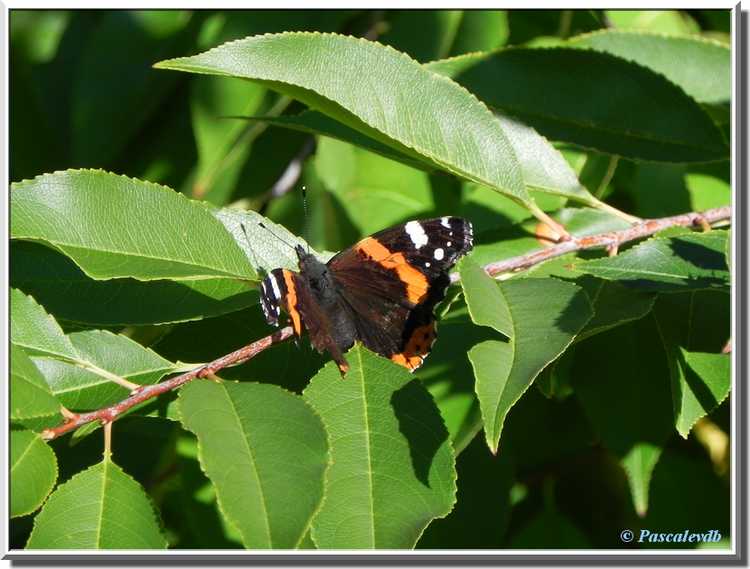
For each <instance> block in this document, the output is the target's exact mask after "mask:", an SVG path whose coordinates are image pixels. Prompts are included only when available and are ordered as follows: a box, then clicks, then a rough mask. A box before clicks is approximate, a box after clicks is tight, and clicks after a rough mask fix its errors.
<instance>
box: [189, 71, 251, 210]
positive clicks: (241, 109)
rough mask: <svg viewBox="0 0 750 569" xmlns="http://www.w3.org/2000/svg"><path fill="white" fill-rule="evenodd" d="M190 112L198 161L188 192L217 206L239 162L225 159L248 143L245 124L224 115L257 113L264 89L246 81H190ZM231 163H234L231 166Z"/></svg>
mask: <svg viewBox="0 0 750 569" xmlns="http://www.w3.org/2000/svg"><path fill="white" fill-rule="evenodd" d="M190 91H191V92H190V115H191V123H192V126H193V131H194V133H195V142H196V147H197V150H198V157H199V160H198V163H197V165H196V168H195V172H194V174H193V175H194V176H195V178H194V181H193V184H192V192H191V195H192V196H193V197H194V198H196V199H203V198H205V199H207V200H208V201H210V202H212V203H215V204H218V205H221V204H223V203H224V202H225V201H226V197H228V196H231V190H233V189H234V188H233V185H234V184H235V183H236V181H237V177H238V175H239V171H240V170H239V168H238V167H241V166H242V161H241V160H239V159H235V161H234V163H232V162H231V160H230V159H229V154H230V152H231V153H232V154H233V155H236V156H241V155H243V154H246V153H247V152H248V150H249V147H250V145H251V144H252V138H250V137H248V136H242V135H243V133H245V134H247V133H246V132H245V131H246V125H245V124H243V123H241V122H238V121H231V120H226V119H224V118H222V117H225V116H228V115H247V114H259V113H260V112H261V109H262V108H263V103H264V98H265V94H266V90H265V89H264V88H263V87H261V86H260V85H253V84H250V83H247V82H246V81H239V80H234V81H232V80H229V81H228V80H226V79H222V78H218V77H217V78H210V79H207V80H205V81H192V82H191V83H190ZM231 166H235V167H234V168H232V167H231Z"/></svg>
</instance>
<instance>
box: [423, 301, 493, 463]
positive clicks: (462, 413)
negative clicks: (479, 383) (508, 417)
mask: <svg viewBox="0 0 750 569" xmlns="http://www.w3.org/2000/svg"><path fill="white" fill-rule="evenodd" d="M437 334H438V337H437V340H436V341H435V345H434V346H433V350H432V352H431V353H430V357H429V358H427V360H426V361H425V364H424V365H423V366H422V367H420V368H419V369H418V370H417V371H416V376H417V378H418V379H419V380H420V381H421V382H422V383H423V384H424V386H425V387H426V388H427V389H428V391H429V392H430V395H432V398H433V399H434V400H435V404H436V405H437V407H438V409H439V410H440V415H441V417H442V418H443V421H444V422H445V427H446V428H447V429H448V433H449V434H450V439H451V443H452V444H453V449H454V450H455V452H456V454H459V453H461V451H462V450H463V449H464V448H465V447H466V445H468V444H469V443H470V442H471V441H472V439H474V438H475V435H476V434H477V432H478V431H479V430H480V429H481V428H482V417H481V414H480V412H479V402H478V401H477V397H476V393H474V374H473V372H472V369H471V363H470V362H469V358H468V356H467V353H468V352H469V350H470V349H471V348H472V347H473V346H474V345H476V344H477V343H479V342H481V341H483V340H488V339H491V338H494V337H495V335H496V334H495V331H494V330H492V329H491V328H487V327H485V326H476V325H475V324H474V323H473V322H472V321H471V318H470V317H469V312H468V310H467V308H466V306H465V305H463V302H462V301H460V300H457V301H456V302H455V303H454V304H453V305H452V306H451V309H450V311H449V312H448V313H447V314H445V315H443V316H442V317H441V318H440V322H438V326H437Z"/></svg>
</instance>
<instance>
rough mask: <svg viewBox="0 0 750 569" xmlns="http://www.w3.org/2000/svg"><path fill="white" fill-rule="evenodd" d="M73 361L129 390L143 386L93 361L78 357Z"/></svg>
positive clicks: (78, 365)
mask: <svg viewBox="0 0 750 569" xmlns="http://www.w3.org/2000/svg"><path fill="white" fill-rule="evenodd" d="M71 361H72V362H73V363H74V364H75V365H76V366H77V367H80V368H83V369H85V370H86V371H90V372H91V373H95V374H96V375H98V376H100V377H103V378H104V379H106V380H107V381H111V382H112V383H116V384H117V385H121V386H122V387H124V388H125V389H128V390H129V391H135V390H137V389H140V388H141V385H140V384H138V383H133V382H132V381H128V380H127V379H125V378H124V377H120V376H119V375H116V374H114V373H112V372H109V371H107V370H106V369H102V368H100V367H99V366H97V365H95V364H92V363H91V362H87V361H85V360H76V359H73V360H71Z"/></svg>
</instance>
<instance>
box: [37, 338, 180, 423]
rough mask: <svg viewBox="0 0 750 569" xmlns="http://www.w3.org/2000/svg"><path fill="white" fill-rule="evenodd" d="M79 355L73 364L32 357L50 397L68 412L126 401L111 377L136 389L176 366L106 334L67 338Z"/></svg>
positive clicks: (154, 380)
mask: <svg viewBox="0 0 750 569" xmlns="http://www.w3.org/2000/svg"><path fill="white" fill-rule="evenodd" d="M68 337H69V338H70V340H71V342H72V343H73V345H74V346H75V348H76V351H77V353H78V354H79V356H78V358H77V359H76V360H75V361H74V362H68V361H62V360H58V359H53V358H47V357H35V358H33V361H34V363H35V364H36V366H37V367H38V368H39V370H40V371H41V372H42V375H44V378H45V379H46V380H47V383H48V384H49V386H50V389H51V390H52V393H53V394H54V395H55V396H56V397H57V398H58V399H59V400H60V401H61V402H62V404H63V405H65V406H66V407H68V408H69V409H79V410H83V409H97V408H99V407H104V406H106V405H111V404H113V403H116V402H117V401H119V400H120V399H123V398H125V397H127V395H128V390H127V388H125V387H123V386H121V385H118V384H117V383H115V382H114V381H113V378H112V376H116V377H117V378H123V379H126V380H128V381H131V382H133V383H137V384H139V385H148V384H151V383H156V382H157V381H159V379H161V378H162V377H163V376H164V375H165V374H167V373H170V372H172V371H174V370H175V365H174V364H172V363H171V362H170V361H168V360H165V359H164V358H162V357H161V356H159V355H158V354H157V353H156V352H154V351H153V350H150V349H149V348H145V347H143V346H141V345H140V344H138V343H137V342H134V341H133V340H131V339H130V338H128V337H126V336H122V335H118V334H113V333H112V332H108V331H105V330H88V331H84V332H73V333H72V334H70V335H69V336H68Z"/></svg>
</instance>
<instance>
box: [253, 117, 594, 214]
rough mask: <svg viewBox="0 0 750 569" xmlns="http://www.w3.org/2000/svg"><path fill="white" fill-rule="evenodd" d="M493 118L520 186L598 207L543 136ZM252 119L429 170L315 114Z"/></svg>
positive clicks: (424, 165) (505, 119) (522, 126)
mask: <svg viewBox="0 0 750 569" xmlns="http://www.w3.org/2000/svg"><path fill="white" fill-rule="evenodd" d="M496 118H497V120H498V121H500V125H501V127H502V129H503V132H504V134H505V136H506V137H507V138H508V140H509V141H510V143H511V145H512V147H513V150H514V151H515V153H516V156H517V158H518V160H519V163H520V166H521V176H522V178H523V183H524V185H525V186H526V188H527V189H528V190H537V191H540V192H545V193H549V194H553V195H559V196H565V197H568V198H570V199H574V200H576V201H579V202H581V203H586V204H589V205H592V206H595V205H599V202H598V201H597V200H596V199H595V198H594V197H593V196H592V195H591V194H589V193H588V191H587V190H586V189H585V188H584V187H583V186H582V185H581V184H580V183H579V182H578V179H577V178H576V176H575V173H574V172H573V170H572V169H571V168H570V166H569V165H568V163H567V162H566V161H565V159H564V158H563V156H562V154H560V152H559V151H558V150H556V149H555V148H554V147H553V146H552V145H551V144H550V143H549V142H548V141H547V140H546V139H545V138H544V137H543V136H540V135H539V134H538V133H537V132H536V131H535V130H534V129H533V128H531V127H528V126H526V125H524V124H523V123H520V122H518V121H516V120H514V119H512V118H510V117H506V116H503V115H496ZM254 120H262V121H265V122H268V123H269V124H272V125H275V126H280V127H284V128H291V129H294V130H299V131H302V132H309V133H312V134H318V135H323V136H328V137H331V138H335V139H337V140H341V141H343V142H348V143H350V144H354V145H356V146H359V147H361V148H363V149H365V150H369V151H371V152H374V153H376V154H380V155H381V156H384V157H385V158H390V159H391V160H396V161H398V162H401V163H402V164H405V165H407V166H411V167H412V168H418V169H422V170H425V169H427V170H429V169H432V168H431V167H430V165H429V164H427V163H425V162H424V161H418V160H415V159H414V158H413V157H412V156H410V155H409V154H405V153H402V152H399V151H398V150H396V149H393V148H391V147H389V146H387V145H385V144H383V143H380V142H378V141H377V140H374V139H372V138H368V137H367V136H364V135H363V134H362V133H360V132H358V131H356V130H354V129H353V128H349V127H347V126H346V125H343V124H341V123H339V122H337V121H335V120H334V119H332V118H330V117H327V116H326V115H323V114H321V113H318V112H315V111H306V112H303V113H301V114H299V115H296V116H282V117H277V118H270V117H255V118H254Z"/></svg>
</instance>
